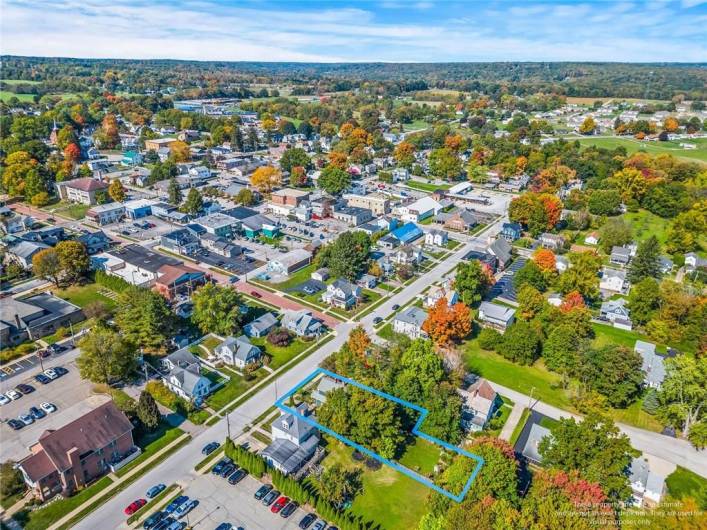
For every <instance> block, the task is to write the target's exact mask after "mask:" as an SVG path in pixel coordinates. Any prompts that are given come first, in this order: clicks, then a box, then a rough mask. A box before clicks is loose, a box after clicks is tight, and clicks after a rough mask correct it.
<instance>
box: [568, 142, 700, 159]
mask: <svg viewBox="0 0 707 530" xmlns="http://www.w3.org/2000/svg"><path fill="white" fill-rule="evenodd" d="M567 140H569V141H572V140H573V138H568V139H567ZM577 140H578V141H579V143H581V144H582V145H586V146H589V145H595V146H597V147H604V148H606V149H615V148H617V147H625V148H626V151H627V152H628V153H629V154H632V153H635V152H637V151H645V152H646V153H650V154H653V155H658V154H663V153H668V154H671V155H673V156H676V157H679V158H683V159H687V160H692V161H698V162H705V163H707V138H694V139H690V140H681V141H678V142H641V141H639V140H634V139H632V138H577ZM683 142H685V143H690V144H695V145H697V149H684V148H682V147H680V144H681V143H683Z"/></svg>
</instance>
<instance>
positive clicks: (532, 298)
mask: <svg viewBox="0 0 707 530" xmlns="http://www.w3.org/2000/svg"><path fill="white" fill-rule="evenodd" d="M517 299H518V314H519V316H520V318H522V319H523V320H532V319H533V318H535V315H537V314H538V313H540V311H542V310H543V307H545V304H546V302H545V297H544V296H543V295H542V293H541V292H540V291H538V290H537V289H536V288H535V287H533V286H532V285H530V284H529V283H525V284H523V285H522V286H521V288H520V289H519V290H518V295H517Z"/></svg>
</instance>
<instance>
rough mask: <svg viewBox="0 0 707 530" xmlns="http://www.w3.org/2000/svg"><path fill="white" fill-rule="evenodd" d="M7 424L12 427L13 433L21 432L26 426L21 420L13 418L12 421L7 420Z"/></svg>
mask: <svg viewBox="0 0 707 530" xmlns="http://www.w3.org/2000/svg"><path fill="white" fill-rule="evenodd" d="M7 424H8V425H9V426H10V429H12V430H13V431H19V430H20V429H21V428H22V427H24V426H25V424H24V423H23V422H21V421H20V420H16V419H15V418H12V419H11V420H7Z"/></svg>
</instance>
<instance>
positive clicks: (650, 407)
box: [641, 388, 660, 414]
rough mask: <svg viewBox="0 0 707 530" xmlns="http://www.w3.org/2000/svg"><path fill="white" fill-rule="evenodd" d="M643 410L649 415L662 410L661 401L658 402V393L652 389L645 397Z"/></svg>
mask: <svg viewBox="0 0 707 530" xmlns="http://www.w3.org/2000/svg"><path fill="white" fill-rule="evenodd" d="M641 408H642V409H643V410H645V411H646V412H647V413H648V414H656V413H657V412H658V409H659V408H660V401H659V400H658V392H657V391H656V390H655V389H654V388H651V389H649V390H648V391H647V392H646V395H645V396H643V403H642V404H641Z"/></svg>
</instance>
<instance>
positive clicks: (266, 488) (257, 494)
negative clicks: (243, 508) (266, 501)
mask: <svg viewBox="0 0 707 530" xmlns="http://www.w3.org/2000/svg"><path fill="white" fill-rule="evenodd" d="M271 489H272V486H271V485H270V484H263V485H262V486H260V487H259V488H258V491H256V492H255V495H253V497H255V500H258V501H259V500H260V499H262V498H263V497H265V495H266V494H267V493H268V492H269V491H270V490H271Z"/></svg>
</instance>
